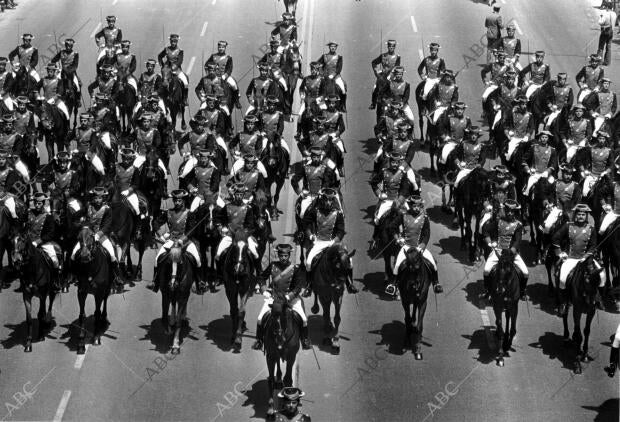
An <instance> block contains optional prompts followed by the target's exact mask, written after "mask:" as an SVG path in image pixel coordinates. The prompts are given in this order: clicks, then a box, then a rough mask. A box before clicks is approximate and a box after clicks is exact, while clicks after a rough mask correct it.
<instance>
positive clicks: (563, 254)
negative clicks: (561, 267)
mask: <svg viewBox="0 0 620 422" xmlns="http://www.w3.org/2000/svg"><path fill="white" fill-rule="evenodd" d="M566 258H568V254H567V253H566V252H561V253H560V259H561V260H562V261H564V260H565V259H566Z"/></svg>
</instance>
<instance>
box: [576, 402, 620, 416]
mask: <svg viewBox="0 0 620 422" xmlns="http://www.w3.org/2000/svg"><path fill="white" fill-rule="evenodd" d="M581 408H582V409H586V410H592V411H594V412H597V413H596V416H595V417H594V419H593V420H594V422H603V421H617V420H619V419H620V399H617V398H615V399H607V400H605V401H604V402H603V403H602V404H601V405H600V406H598V407H597V406H581Z"/></svg>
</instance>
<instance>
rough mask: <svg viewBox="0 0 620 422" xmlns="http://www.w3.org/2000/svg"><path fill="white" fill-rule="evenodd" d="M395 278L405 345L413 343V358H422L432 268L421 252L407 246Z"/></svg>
mask: <svg viewBox="0 0 620 422" xmlns="http://www.w3.org/2000/svg"><path fill="white" fill-rule="evenodd" d="M397 279H398V289H399V290H400V301H401V304H402V305H403V309H404V310H405V330H406V331H405V346H411V345H412V344H413V355H414V358H415V360H422V345H421V343H422V336H423V329H424V314H425V313H426V303H427V300H428V289H429V287H430V285H431V281H432V269H431V268H429V267H428V265H427V264H426V263H425V262H424V257H423V256H422V252H420V251H418V250H417V249H416V248H409V250H408V251H407V252H406V259H405V262H404V263H403V264H402V266H401V268H400V270H399V272H398V277H397ZM414 324H415V325H414ZM412 340H413V341H412Z"/></svg>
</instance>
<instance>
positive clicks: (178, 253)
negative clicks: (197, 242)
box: [170, 246, 183, 264]
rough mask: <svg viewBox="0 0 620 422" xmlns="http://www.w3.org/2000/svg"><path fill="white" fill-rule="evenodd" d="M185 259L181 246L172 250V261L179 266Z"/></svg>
mask: <svg viewBox="0 0 620 422" xmlns="http://www.w3.org/2000/svg"><path fill="white" fill-rule="evenodd" d="M182 257H183V249H182V248H181V247H180V246H173V247H172V248H170V261H171V262H173V263H175V264H179V263H180V262H181V258H182Z"/></svg>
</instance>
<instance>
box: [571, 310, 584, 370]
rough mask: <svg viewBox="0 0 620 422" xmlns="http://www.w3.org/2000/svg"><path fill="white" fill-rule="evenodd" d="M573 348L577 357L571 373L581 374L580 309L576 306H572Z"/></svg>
mask: <svg viewBox="0 0 620 422" xmlns="http://www.w3.org/2000/svg"><path fill="white" fill-rule="evenodd" d="M573 323H574V327H573V347H576V348H577V356H576V357H575V362H574V364H575V367H574V369H573V371H574V372H575V374H581V372H582V368H581V362H580V360H581V357H582V356H581V342H582V340H583V336H582V335H581V307H580V306H579V305H578V304H576V303H575V304H573Z"/></svg>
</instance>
